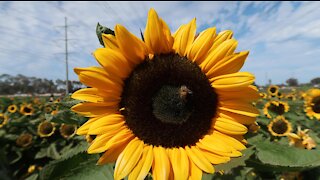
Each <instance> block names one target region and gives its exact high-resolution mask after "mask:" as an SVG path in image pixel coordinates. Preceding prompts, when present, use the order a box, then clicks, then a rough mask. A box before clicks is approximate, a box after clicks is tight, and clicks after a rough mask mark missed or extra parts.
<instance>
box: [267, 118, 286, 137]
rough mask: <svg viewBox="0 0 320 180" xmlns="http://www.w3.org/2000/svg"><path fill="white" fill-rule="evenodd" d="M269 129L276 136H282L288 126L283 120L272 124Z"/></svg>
mask: <svg viewBox="0 0 320 180" xmlns="http://www.w3.org/2000/svg"><path fill="white" fill-rule="evenodd" d="M271 129H272V130H273V132H275V133H277V134H284V133H285V132H287V130H288V124H287V123H286V122H285V121H283V120H278V121H275V122H274V123H273V125H272V127H271Z"/></svg>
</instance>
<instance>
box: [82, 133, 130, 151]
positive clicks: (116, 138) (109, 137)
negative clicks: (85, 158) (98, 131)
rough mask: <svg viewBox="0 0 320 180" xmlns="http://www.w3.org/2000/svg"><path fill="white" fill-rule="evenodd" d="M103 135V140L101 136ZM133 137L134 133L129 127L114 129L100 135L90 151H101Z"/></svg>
mask: <svg viewBox="0 0 320 180" xmlns="http://www.w3.org/2000/svg"><path fill="white" fill-rule="evenodd" d="M99 137H101V140H100V138H99ZM131 139H133V135H132V133H131V132H130V130H128V129H113V130H112V131H108V132H106V133H105V134H103V135H98V136H97V137H96V138H95V139H94V141H93V142H92V144H91V145H90V147H89V149H88V153H90V154H93V153H101V152H104V151H106V150H109V149H112V148H113V147H117V146H119V145H120V144H123V143H124V142H128V141H130V140H131Z"/></svg>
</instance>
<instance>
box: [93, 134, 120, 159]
mask: <svg viewBox="0 0 320 180" xmlns="http://www.w3.org/2000/svg"><path fill="white" fill-rule="evenodd" d="M118 132H119V130H114V131H112V132H108V133H107V134H102V135H98V136H97V137H96V138H95V139H94V140H93V141H92V143H91V144H90V147H89V148H88V153H89V154H94V153H101V152H104V151H105V149H104V147H105V145H106V144H107V142H108V141H109V140H110V139H111V138H112V137H113V136H114V135H115V134H117V133H118Z"/></svg>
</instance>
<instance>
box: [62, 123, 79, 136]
mask: <svg viewBox="0 0 320 180" xmlns="http://www.w3.org/2000/svg"><path fill="white" fill-rule="evenodd" d="M75 130H76V128H75V127H74V126H73V125H63V126H62V128H61V134H63V135H65V136H71V135H72V134H73V133H74V132H75Z"/></svg>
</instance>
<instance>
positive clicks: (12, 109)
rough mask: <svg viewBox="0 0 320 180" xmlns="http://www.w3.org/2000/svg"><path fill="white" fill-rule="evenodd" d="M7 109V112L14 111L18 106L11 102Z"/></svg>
mask: <svg viewBox="0 0 320 180" xmlns="http://www.w3.org/2000/svg"><path fill="white" fill-rule="evenodd" d="M7 110H8V111H9V113H15V112H16V111H17V110H18V107H17V105H15V104H11V105H10V106H8V109H7Z"/></svg>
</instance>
